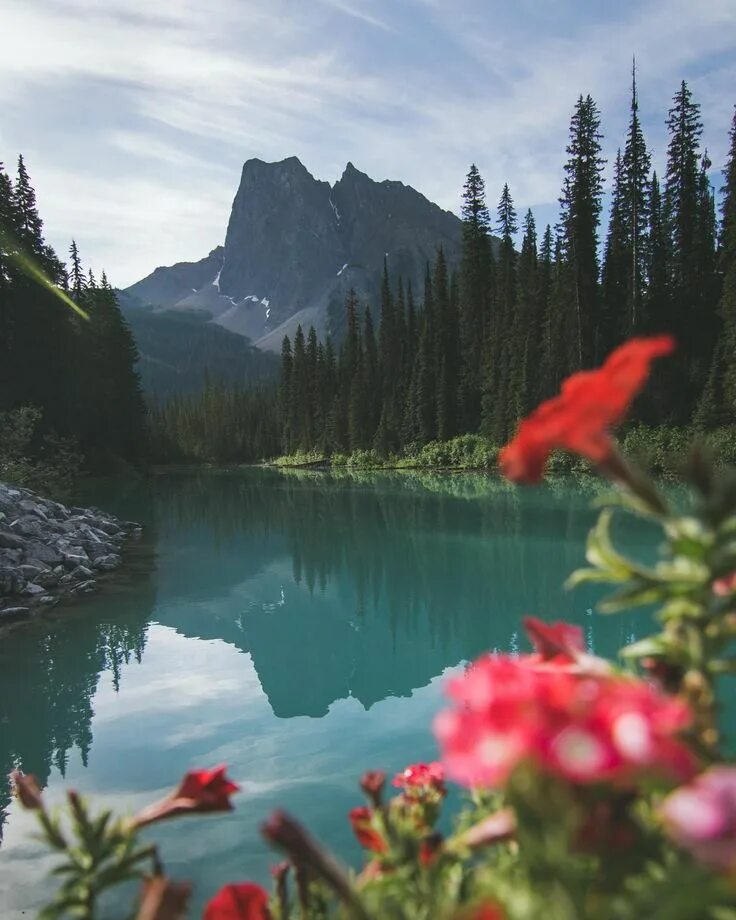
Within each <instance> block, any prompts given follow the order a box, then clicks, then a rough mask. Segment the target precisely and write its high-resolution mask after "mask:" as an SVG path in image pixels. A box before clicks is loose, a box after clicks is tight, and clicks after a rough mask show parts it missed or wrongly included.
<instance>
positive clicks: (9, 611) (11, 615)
mask: <svg viewBox="0 0 736 920" xmlns="http://www.w3.org/2000/svg"><path fill="white" fill-rule="evenodd" d="M30 613H31V608H30V607H5V608H4V609H0V618H2V619H4V620H13V619H20V618H22V617H27V616H30Z"/></svg>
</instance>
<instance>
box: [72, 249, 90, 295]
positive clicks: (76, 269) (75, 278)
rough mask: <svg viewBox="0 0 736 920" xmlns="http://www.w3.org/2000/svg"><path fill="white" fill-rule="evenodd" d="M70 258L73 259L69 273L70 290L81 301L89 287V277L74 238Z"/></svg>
mask: <svg viewBox="0 0 736 920" xmlns="http://www.w3.org/2000/svg"><path fill="white" fill-rule="evenodd" d="M69 258H70V259H71V268H70V270H69V273H68V278H69V291H70V293H71V295H72V297H73V298H74V299H75V300H77V301H79V302H81V301H82V298H83V297H84V291H85V289H86V287H87V279H86V277H85V274H84V269H83V268H82V260H81V259H80V257H79V250H78V249H77V244H76V241H75V240H72V244H71V246H70V247H69Z"/></svg>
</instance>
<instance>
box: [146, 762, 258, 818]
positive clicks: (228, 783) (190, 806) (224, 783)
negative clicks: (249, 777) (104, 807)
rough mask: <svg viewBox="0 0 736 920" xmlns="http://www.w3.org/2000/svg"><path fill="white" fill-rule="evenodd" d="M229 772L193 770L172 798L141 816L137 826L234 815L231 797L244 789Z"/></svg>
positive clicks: (157, 804) (147, 809)
mask: <svg viewBox="0 0 736 920" xmlns="http://www.w3.org/2000/svg"><path fill="white" fill-rule="evenodd" d="M226 770H227V767H225V766H219V767H214V768H213V769H212V770H190V771H189V772H188V773H186V774H185V775H184V778H183V779H182V781H181V782H180V783H179V785H178V786H177V788H176V789H175V790H174V791H173V792H172V793H171V794H170V795H168V796H167V797H166V798H165V799H162V800H161V801H160V802H155V803H154V804H153V805H150V806H149V807H148V808H145V809H143V811H141V812H140V813H139V814H137V815H136V816H135V818H133V825H134V826H135V827H145V826H146V825H147V824H153V822H154V821H163V820H164V819H165V818H173V817H174V816H176V815H182V814H189V813H198V814H201V813H206V812H213V811H232V808H233V806H232V803H231V802H230V796H231V795H232V794H233V793H234V792H238V790H239V789H240V786H238V785H237V783H234V782H232V780H229V779H228V778H227V776H225V771H226Z"/></svg>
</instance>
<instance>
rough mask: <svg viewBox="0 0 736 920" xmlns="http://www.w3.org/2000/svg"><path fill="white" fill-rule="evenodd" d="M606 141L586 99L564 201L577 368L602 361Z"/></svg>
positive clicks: (575, 124) (576, 124)
mask: <svg viewBox="0 0 736 920" xmlns="http://www.w3.org/2000/svg"><path fill="white" fill-rule="evenodd" d="M601 137H602V135H601V133H600V117H599V114H598V107H597V106H596V104H595V102H594V101H593V99H592V98H591V97H590V96H586V97H585V98H583V97H582V96H580V97H579V99H578V102H577V105H576V106H575V112H574V114H573V116H572V120H571V122H570V143H569V145H568V147H567V153H568V155H569V159H568V161H567V163H566V164H565V182H564V186H563V192H562V197H561V199H560V205H561V209H562V215H561V219H562V229H563V241H564V255H565V259H566V261H567V263H568V265H569V272H570V280H571V282H572V295H573V310H574V314H573V317H574V322H575V325H574V335H575V339H576V342H575V350H574V352H573V358H574V365H573V366H574V367H575V368H581V367H589V366H590V365H591V364H593V363H594V362H595V361H596V358H597V355H596V329H597V326H598V224H599V221H600V214H601V195H602V180H601V173H602V171H603V166H604V164H605V160H604V159H603V158H602V157H601V144H600V141H601Z"/></svg>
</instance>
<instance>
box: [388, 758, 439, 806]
mask: <svg viewBox="0 0 736 920" xmlns="http://www.w3.org/2000/svg"><path fill="white" fill-rule="evenodd" d="M393 785H394V786H396V787H397V788H399V789H403V790H404V792H405V793H406V795H407V796H408V797H409V798H411V797H412V796H414V795H421V794H422V793H423V792H426V791H432V792H437V793H439V794H440V795H444V794H445V792H446V791H447V790H446V789H445V768H444V767H443V766H442V764H441V763H439V762H438V761H434V762H432V763H428V764H427V763H415V764H412V765H411V766H409V767H406V769H405V770H402V771H401V773H397V774H396V776H395V777H394V779H393Z"/></svg>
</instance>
